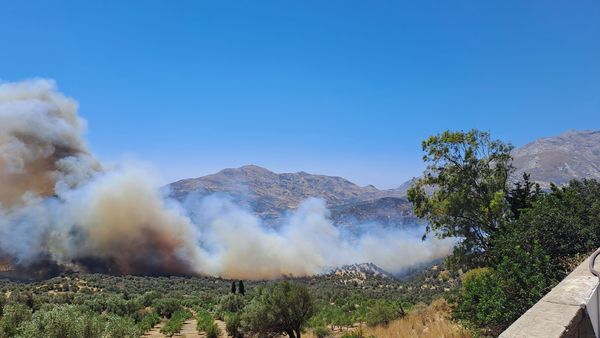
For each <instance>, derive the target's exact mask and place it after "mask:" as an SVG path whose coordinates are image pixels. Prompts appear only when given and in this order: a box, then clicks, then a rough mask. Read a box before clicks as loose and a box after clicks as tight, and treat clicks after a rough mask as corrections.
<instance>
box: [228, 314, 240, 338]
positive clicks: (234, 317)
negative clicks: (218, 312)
mask: <svg viewBox="0 0 600 338" xmlns="http://www.w3.org/2000/svg"><path fill="white" fill-rule="evenodd" d="M240 325H241V323H240V315H239V314H238V313H227V314H225V329H226V330H227V333H228V334H229V335H230V336H232V337H234V338H237V337H241V336H242V334H241V333H240Z"/></svg>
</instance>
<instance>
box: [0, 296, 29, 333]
mask: <svg viewBox="0 0 600 338" xmlns="http://www.w3.org/2000/svg"><path fill="white" fill-rule="evenodd" d="M30 318H31V310H30V309H29V308H28V307H27V306H25V305H23V304H8V305H5V306H4V310H3V316H2V319H0V337H14V336H16V335H17V333H19V331H20V330H19V325H21V323H24V322H26V321H28V320H29V319H30Z"/></svg>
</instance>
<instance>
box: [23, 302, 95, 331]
mask: <svg viewBox="0 0 600 338" xmlns="http://www.w3.org/2000/svg"><path fill="white" fill-rule="evenodd" d="M103 330H104V322H103V320H102V319H101V318H100V316H99V315H97V314H94V313H91V312H89V311H86V310H83V308H81V307H79V306H74V305H59V306H55V307H52V308H45V309H43V310H40V311H37V312H36V313H34V314H33V316H32V318H31V320H30V321H28V322H26V323H25V324H24V325H23V326H22V327H21V331H22V332H21V334H20V335H21V336H23V337H48V338H62V337H70V338H88V337H89V338H95V337H102V332H103Z"/></svg>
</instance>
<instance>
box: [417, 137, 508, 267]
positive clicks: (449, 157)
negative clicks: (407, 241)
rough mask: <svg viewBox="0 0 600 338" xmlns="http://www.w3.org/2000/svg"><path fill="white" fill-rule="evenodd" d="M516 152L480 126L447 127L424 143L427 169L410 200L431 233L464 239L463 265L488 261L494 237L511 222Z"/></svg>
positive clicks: (460, 248)
mask: <svg viewBox="0 0 600 338" xmlns="http://www.w3.org/2000/svg"><path fill="white" fill-rule="evenodd" d="M511 150H512V146H511V145H510V144H506V143H503V142H502V141H499V140H492V139H491V137H490V134H489V133H486V132H481V131H477V130H471V131H469V132H466V133H465V132H450V131H446V132H444V133H442V134H440V135H436V136H432V137H430V138H429V139H427V140H426V141H423V151H424V152H425V155H424V156H423V160H424V161H425V162H426V163H427V170H426V171H425V174H424V176H423V177H422V178H420V179H419V180H417V182H416V183H415V184H414V185H413V186H412V187H411V188H410V189H409V190H408V199H409V200H410V201H411V202H412V203H413V205H414V211H415V214H416V215H417V216H419V217H421V218H425V219H426V220H427V221H428V223H429V224H428V226H427V232H428V233H429V232H433V233H435V234H436V235H437V236H439V237H442V238H444V237H458V238H461V241H460V243H459V244H458V245H457V246H456V247H455V249H454V255H453V258H454V259H455V263H456V264H457V265H458V266H459V267H463V266H466V267H473V266H477V265H480V264H483V263H485V258H486V256H485V253H486V252H487V251H488V249H489V247H490V239H491V237H492V236H493V235H494V234H495V233H496V232H497V231H498V230H499V229H501V228H502V226H503V225H504V223H505V221H506V214H507V207H508V205H507V203H506V196H507V182H508V178H509V175H510V173H511V171H512V165H511V156H510V151H511ZM432 189H433V191H431V190H432Z"/></svg>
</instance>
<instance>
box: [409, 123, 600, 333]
mask: <svg viewBox="0 0 600 338" xmlns="http://www.w3.org/2000/svg"><path fill="white" fill-rule="evenodd" d="M511 149H512V146H510V145H509V144H506V143H503V142H502V141H499V140H492V139H491V137H490V135H489V134H488V133H485V132H480V131H477V130H472V131H469V132H445V133H443V134H441V135H437V136H433V137H431V138H429V139H428V140H426V141H425V142H423V150H424V151H425V156H424V160H425V161H426V162H427V172H426V174H425V175H424V177H422V178H421V179H419V180H418V182H417V183H416V184H415V185H414V186H413V187H412V188H411V189H410V190H409V194H408V196H409V199H410V200H411V201H412V203H413V206H414V211H415V213H416V214H417V215H418V216H419V217H422V218H425V219H426V220H427V221H428V222H429V227H428V229H427V231H428V233H434V234H435V235H437V236H439V237H458V238H459V240H460V241H459V244H458V245H457V246H456V248H455V250H454V252H453V254H452V256H450V257H449V258H448V259H447V261H446V263H447V266H448V267H449V268H451V269H452V270H454V271H458V272H460V271H461V269H466V270H469V269H471V271H468V272H467V273H465V274H464V275H463V276H462V287H461V289H460V291H459V292H458V293H457V294H454V295H453V296H451V297H449V299H451V300H452V301H453V302H455V303H456V308H455V311H454V316H455V317H456V318H458V319H461V320H463V321H464V322H465V323H466V324H468V325H469V326H471V327H473V328H474V329H475V330H476V331H477V333H478V334H481V335H489V336H496V335H498V334H499V333H500V332H502V330H504V329H505V328H506V327H508V326H509V325H510V324H511V323H512V322H513V321H514V320H516V319H517V318H518V317H519V316H520V315H521V314H523V313H524V312H525V311H526V310H527V309H528V308H529V307H531V306H532V305H533V304H534V303H535V302H537V301H538V300H539V299H540V298H541V297H542V296H543V295H544V294H545V293H546V292H547V291H548V290H549V289H550V288H551V287H552V286H554V285H555V284H556V283H557V281H559V280H560V279H562V278H563V277H564V276H565V275H566V274H567V273H568V272H569V271H571V270H572V268H573V267H574V265H575V264H577V262H578V261H580V259H581V258H582V257H584V256H586V255H588V254H589V253H590V252H591V251H592V250H593V249H595V248H597V247H598V246H600V216H599V215H600V183H598V182H596V181H594V180H583V181H572V182H570V183H569V184H568V185H567V186H564V187H560V188H559V187H556V186H552V188H551V190H550V191H542V190H541V189H540V187H539V186H538V185H537V184H535V183H533V182H531V181H530V179H529V176H528V175H527V174H525V175H524V176H523V178H522V179H521V181H518V182H512V181H511V180H510V175H511V173H512V172H513V168H512V165H511V156H510V151H511Z"/></svg>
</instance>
